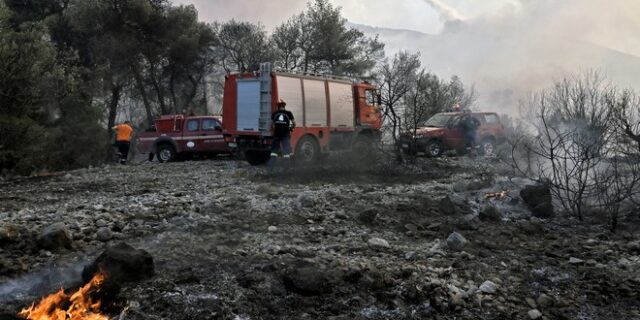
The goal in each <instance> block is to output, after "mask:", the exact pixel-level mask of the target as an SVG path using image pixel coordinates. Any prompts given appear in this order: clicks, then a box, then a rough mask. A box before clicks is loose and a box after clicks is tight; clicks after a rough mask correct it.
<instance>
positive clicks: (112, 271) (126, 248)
mask: <svg viewBox="0 0 640 320" xmlns="http://www.w3.org/2000/svg"><path fill="white" fill-rule="evenodd" d="M98 271H102V272H104V273H106V275H107V279H106V281H105V283H106V282H113V283H116V284H121V283H126V282H134V281H140V280H143V279H147V278H150V277H152V276H153V275H154V273H155V270H154V264H153V257H151V254H149V253H148V252H147V251H145V250H141V249H135V248H133V247H132V246H130V245H128V244H126V243H124V242H122V243H119V244H117V245H115V246H112V247H109V248H107V249H106V250H105V251H104V252H102V254H100V256H98V258H96V260H95V261H94V262H93V263H91V264H90V265H88V266H86V267H85V268H84V270H83V271H82V279H83V280H84V281H85V282H87V281H89V280H90V279H91V278H92V277H93V276H94V275H95V274H96V273H97V272H98Z"/></svg>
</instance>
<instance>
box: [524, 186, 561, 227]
mask: <svg viewBox="0 0 640 320" xmlns="http://www.w3.org/2000/svg"><path fill="white" fill-rule="evenodd" d="M520 197H521V198H522V200H523V201H524V203H526V204H527V206H529V208H530V209H531V211H532V213H533V216H534V217H538V218H551V217H553V216H554V212H553V203H552V198H551V188H550V187H549V185H548V184H544V183H542V184H536V185H528V186H525V187H524V188H523V189H522V190H520Z"/></svg>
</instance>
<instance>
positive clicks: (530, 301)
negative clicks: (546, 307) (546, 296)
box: [525, 297, 538, 309]
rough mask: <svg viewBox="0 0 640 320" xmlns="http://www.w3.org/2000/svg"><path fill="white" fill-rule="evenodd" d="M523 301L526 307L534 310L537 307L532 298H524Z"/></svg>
mask: <svg viewBox="0 0 640 320" xmlns="http://www.w3.org/2000/svg"><path fill="white" fill-rule="evenodd" d="M525 301H526V302H527V305H528V306H529V307H530V308H534V309H535V308H537V307H538V305H537V304H536V301H535V300H533V298H529V297H527V298H525Z"/></svg>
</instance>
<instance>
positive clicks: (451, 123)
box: [399, 112, 504, 157]
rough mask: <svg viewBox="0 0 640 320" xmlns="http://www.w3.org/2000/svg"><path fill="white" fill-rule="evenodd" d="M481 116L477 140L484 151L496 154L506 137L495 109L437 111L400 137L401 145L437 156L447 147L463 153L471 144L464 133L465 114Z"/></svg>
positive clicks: (477, 117)
mask: <svg viewBox="0 0 640 320" xmlns="http://www.w3.org/2000/svg"><path fill="white" fill-rule="evenodd" d="M466 116H471V117H474V118H475V119H476V120H478V123H479V124H480V126H479V127H478V129H477V130H476V143H478V145H479V148H480V150H479V151H480V153H482V154H485V155H487V154H493V153H494V151H495V146H496V145H497V144H498V143H501V142H503V141H504V127H503V126H502V124H501V123H500V117H499V116H498V114H496V113H494V112H473V113H464V112H446V113H438V114H436V115H434V116H433V117H431V118H430V119H429V120H427V121H425V122H424V123H422V124H420V126H419V127H418V128H416V130H415V131H414V132H415V134H414V132H410V133H407V134H403V135H402V136H401V137H400V141H399V143H400V147H401V148H402V150H403V151H404V152H405V153H408V154H416V153H417V152H424V153H425V154H426V155H427V156H430V157H437V156H439V155H441V154H442V153H443V152H445V151H447V150H456V151H457V152H458V153H459V154H464V153H465V152H466V149H467V146H468V143H469V142H468V139H467V135H466V134H465V126H464V121H463V119H464V117H466Z"/></svg>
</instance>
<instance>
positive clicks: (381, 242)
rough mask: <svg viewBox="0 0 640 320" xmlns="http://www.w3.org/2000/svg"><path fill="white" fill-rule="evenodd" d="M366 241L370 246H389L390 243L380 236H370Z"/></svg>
mask: <svg viewBox="0 0 640 320" xmlns="http://www.w3.org/2000/svg"><path fill="white" fill-rule="evenodd" d="M367 243H368V244H369V245H370V246H372V247H377V248H391V245H389V242H387V240H385V239H382V238H371V239H369V240H368V241H367Z"/></svg>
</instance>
